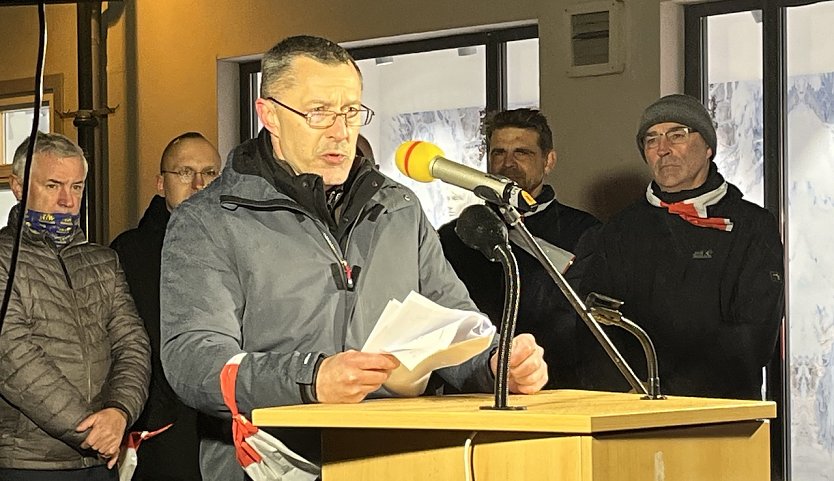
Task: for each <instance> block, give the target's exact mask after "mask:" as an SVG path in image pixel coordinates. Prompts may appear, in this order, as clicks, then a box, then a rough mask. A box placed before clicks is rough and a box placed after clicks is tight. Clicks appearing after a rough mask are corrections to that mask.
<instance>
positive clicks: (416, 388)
mask: <svg viewBox="0 0 834 481" xmlns="http://www.w3.org/2000/svg"><path fill="white" fill-rule="evenodd" d="M494 335H495V326H494V325H492V323H491V322H490V321H489V319H488V318H487V317H486V316H484V315H483V314H481V313H479V312H472V311H462V310H459V309H449V308H446V307H443V306H440V305H438V304H436V303H434V302H432V301H431V300H429V299H427V298H425V297H423V296H422V295H420V294H419V293H417V292H414V291H412V292H411V293H409V295H408V296H407V297H406V298H405V300H404V301H403V302H399V301H397V300H396V299H393V300H391V301H389V302H388V305H387V306H385V309H384V310H383V311H382V314H381V315H380V316H379V320H377V323H376V326H374V329H373V330H372V331H371V334H370V336H368V340H367V341H366V342H365V345H364V347H362V351H363V352H387V353H390V354H392V355H394V357H396V358H397V359H398V360H399V361H400V363H401V364H400V367H398V368H397V369H395V370H394V372H393V373H391V376H390V377H389V378H388V381H387V382H386V383H385V384H384V386H385V388H386V389H388V390H389V391H392V392H393V393H395V394H399V395H401V396H417V395H420V394H422V393H423V391H424V390H425V389H426V385H427V383H428V381H429V375H431V373H432V371H434V370H435V369H440V368H442V367H447V366H454V365H457V364H460V363H462V362H464V361H466V360H468V359H470V358H472V357H474V356H476V355H477V354H480V353H481V352H483V351H484V350H485V349H486V348H487V347H489V345H490V343H491V342H492V338H493V336H494Z"/></svg>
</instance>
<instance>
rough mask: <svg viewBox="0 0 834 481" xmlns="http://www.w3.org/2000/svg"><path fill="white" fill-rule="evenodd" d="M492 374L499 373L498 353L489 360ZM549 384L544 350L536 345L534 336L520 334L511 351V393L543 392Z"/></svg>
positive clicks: (515, 339)
mask: <svg viewBox="0 0 834 481" xmlns="http://www.w3.org/2000/svg"><path fill="white" fill-rule="evenodd" d="M489 367H490V369H492V374H493V375H495V373H496V372H498V352H497V351H496V352H495V354H493V355H492V357H491V358H490V359H489ZM545 383H547V363H546V362H544V349H542V347H541V346H539V345H538V344H536V339H535V338H534V337H533V335H532V334H519V335H518V336H516V337H515V338H514V339H513V345H512V348H511V349H510V375H509V386H510V392H513V393H517V394H533V393H537V392H539V391H541V389H542V387H544V385H545Z"/></svg>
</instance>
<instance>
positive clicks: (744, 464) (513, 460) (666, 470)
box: [322, 421, 770, 481]
mask: <svg viewBox="0 0 834 481" xmlns="http://www.w3.org/2000/svg"><path fill="white" fill-rule="evenodd" d="M768 427H769V426H768V424H767V423H766V422H763V421H746V422H736V423H727V424H712V425H704V426H689V427H673V428H663V429H648V430H642V431H624V432H620V433H604V434H599V435H557V434H547V433H502V432H494V431H478V432H477V433H474V432H466V431H441V430H419V431H416V430H410V431H400V430H394V429H330V430H326V431H325V432H324V438H323V441H324V444H323V447H324V467H323V471H322V476H323V479H324V481H331V480H336V481H342V480H351V481H379V480H397V481H429V480H431V481H441V480H442V481H446V480H448V481H461V480H463V479H466V478H465V470H466V467H467V465H469V466H471V469H472V472H473V473H474V477H473V479H476V480H478V481H507V480H524V481H544V480H558V481H613V480H616V481H652V480H663V481H696V480H697V481H769V480H770V463H769V434H768V433H769V430H768ZM468 437H471V449H469V450H467V449H466V448H465V447H464V443H465V441H466V439H467V438H468Z"/></svg>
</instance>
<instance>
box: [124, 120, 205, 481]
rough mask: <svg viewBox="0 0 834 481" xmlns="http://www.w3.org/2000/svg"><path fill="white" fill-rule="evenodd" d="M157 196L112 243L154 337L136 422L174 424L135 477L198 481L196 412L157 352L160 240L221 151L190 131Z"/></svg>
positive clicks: (173, 153) (170, 153)
mask: <svg viewBox="0 0 834 481" xmlns="http://www.w3.org/2000/svg"><path fill="white" fill-rule="evenodd" d="M159 172H160V173H159V175H158V176H157V180H156V187H157V195H156V196H154V198H153V199H151V203H150V205H149V206H148V208H147V210H146V211H145V215H144V216H142V220H140V221H139V226H138V227H137V228H135V229H131V230H129V231H127V232H124V233H122V234H121V235H119V236H118V237H117V238H116V239H115V240H114V241H113V243H112V244H111V245H110V247H112V248H113V249H115V250H116V252H118V254H119V259H120V260H121V262H122V266H123V267H124V271H125V275H126V277H127V282H128V284H129V285H130V292H131V294H132V295H133V299H134V300H135V301H136V307H137V309H138V310H139V315H140V316H141V317H142V320H143V321H144V322H145V328H146V329H147V331H148V335H149V337H150V339H151V348H152V356H151V365H152V371H151V386H150V391H149V396H148V402H147V403H146V404H145V408H144V410H143V411H142V415H141V416H139V419H137V421H136V423H134V425H133V426H132V430H134V431H149V432H153V431H156V430H158V429H161V428H163V427H165V426H167V425H168V424H170V423H173V426H171V427H170V428H168V429H167V430H166V431H165V432H162V433H160V434H158V435H157V436H155V437H154V438H152V439H148V440H147V441H145V442H143V443H142V445H141V449H139V450H138V456H139V460H138V465H137V467H136V471H135V472H134V474H133V481H152V480H153V481H174V480H176V481H199V480H200V465H199V458H198V455H199V447H200V446H199V442H200V441H199V437H198V435H197V413H196V411H194V410H193V409H191V408H189V407H188V406H186V405H185V404H183V403H182V402H181V401H180V400H179V399H178V398H177V396H176V394H174V391H173V390H172V389H171V386H170V385H169V384H168V381H167V380H166V379H165V374H164V373H163V371H162V363H161V361H160V357H159V348H160V341H159V339H160V338H159V270H160V263H161V254H162V242H163V239H164V238H165V228H166V227H167V225H168V220H169V219H170V217H171V212H172V211H173V210H174V209H175V208H177V207H178V206H179V205H180V204H181V203H182V202H183V201H185V200H186V199H188V198H189V197H191V196H192V195H193V194H194V193H196V192H199V191H201V190H203V189H204V188H205V187H206V186H207V185H208V184H210V183H211V182H212V181H213V180H214V179H215V178H217V176H218V175H220V154H218V152H217V149H215V148H214V145H212V144H211V142H209V141H208V140H207V139H206V138H205V137H203V135H202V134H200V133H197V132H186V133H184V134H181V135H178V136H177V137H175V138H174V139H172V140H171V141H170V142H169V143H168V145H167V146H166V147H165V149H164V150H163V152H162V159H161V161H160V165H159Z"/></svg>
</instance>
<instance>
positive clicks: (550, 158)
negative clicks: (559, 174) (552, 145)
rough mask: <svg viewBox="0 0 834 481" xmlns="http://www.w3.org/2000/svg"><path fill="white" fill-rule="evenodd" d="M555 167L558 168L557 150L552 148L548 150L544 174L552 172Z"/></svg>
mask: <svg viewBox="0 0 834 481" xmlns="http://www.w3.org/2000/svg"><path fill="white" fill-rule="evenodd" d="M554 168H556V150H555V149H551V150H550V152H548V154H547V159H546V160H545V163H544V175H548V174H550V172H551V171H553V169H554Z"/></svg>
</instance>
